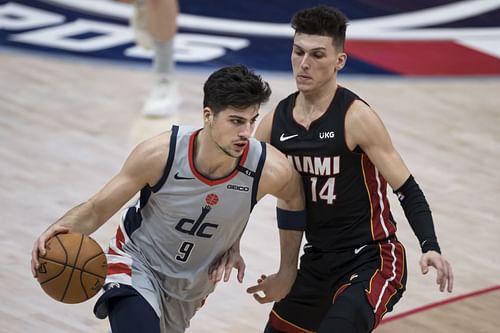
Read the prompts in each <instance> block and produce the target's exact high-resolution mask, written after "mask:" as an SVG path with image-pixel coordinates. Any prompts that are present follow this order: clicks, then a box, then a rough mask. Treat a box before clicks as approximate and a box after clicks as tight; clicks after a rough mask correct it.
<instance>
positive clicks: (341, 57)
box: [335, 52, 347, 72]
mask: <svg viewBox="0 0 500 333" xmlns="http://www.w3.org/2000/svg"><path fill="white" fill-rule="evenodd" d="M346 62H347V54H346V53H345V52H339V54H338V55H337V62H336V63H335V69H336V71H337V72H338V71H340V70H341V69H342V68H344V66H345V63H346Z"/></svg>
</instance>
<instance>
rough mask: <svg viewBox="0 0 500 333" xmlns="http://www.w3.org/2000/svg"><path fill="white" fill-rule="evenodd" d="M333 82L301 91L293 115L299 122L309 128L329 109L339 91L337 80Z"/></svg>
mask: <svg viewBox="0 0 500 333" xmlns="http://www.w3.org/2000/svg"><path fill="white" fill-rule="evenodd" d="M333 83H334V84H333V85H332V84H327V85H324V86H323V87H320V88H318V89H315V90H312V91H300V93H299V95H298V96H297V99H296V101H295V107H294V110H293V116H294V118H295V120H296V121H297V122H298V123H300V124H301V125H302V126H304V127H305V128H309V125H310V124H311V123H312V122H313V121H314V120H316V119H318V118H320V117H321V116H322V115H323V114H324V113H325V112H326V111H327V110H328V107H329V106H330V104H331V102H332V100H333V98H334V96H335V92H336V91H337V84H336V81H333Z"/></svg>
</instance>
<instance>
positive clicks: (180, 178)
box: [174, 172, 194, 180]
mask: <svg viewBox="0 0 500 333" xmlns="http://www.w3.org/2000/svg"><path fill="white" fill-rule="evenodd" d="M174 178H175V179H178V180H191V179H194V178H193V177H182V176H179V173H178V172H176V173H175V175H174Z"/></svg>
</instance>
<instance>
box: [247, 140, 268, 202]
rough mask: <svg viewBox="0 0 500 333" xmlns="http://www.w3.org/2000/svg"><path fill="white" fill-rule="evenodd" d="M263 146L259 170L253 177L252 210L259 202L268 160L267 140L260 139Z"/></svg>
mask: <svg viewBox="0 0 500 333" xmlns="http://www.w3.org/2000/svg"><path fill="white" fill-rule="evenodd" d="M259 142H260V145H261V147H262V152H261V154H260V158H259V163H258V164H257V170H255V176H254V178H253V186H252V205H251V207H250V211H252V210H253V207H254V206H255V205H256V204H257V191H258V190H259V183H260V176H261V175H262V169H264V163H265V161H266V155H267V146H266V143H265V142H262V141H259Z"/></svg>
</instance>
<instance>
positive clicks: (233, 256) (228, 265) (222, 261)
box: [208, 246, 246, 283]
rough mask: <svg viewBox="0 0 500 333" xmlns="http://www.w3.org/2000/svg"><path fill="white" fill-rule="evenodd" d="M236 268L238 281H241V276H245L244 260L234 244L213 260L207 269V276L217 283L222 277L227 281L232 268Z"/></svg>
mask: <svg viewBox="0 0 500 333" xmlns="http://www.w3.org/2000/svg"><path fill="white" fill-rule="evenodd" d="M233 268H235V269H236V270H238V275H237V278H238V281H239V282H240V283H242V282H243V277H244V276H245V268H246V265H245V261H244V260H243V257H242V256H241V254H240V251H239V250H238V249H236V248H235V247H234V246H233V247H231V248H230V249H229V250H227V251H226V253H224V255H223V256H222V257H220V258H219V259H218V260H217V261H215V262H214V263H213V264H212V265H211V266H210V269H209V270H208V276H209V279H210V281H212V282H214V283H217V282H219V281H221V280H222V277H224V282H227V281H229V278H230V276H231V271H232V269H233Z"/></svg>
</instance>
